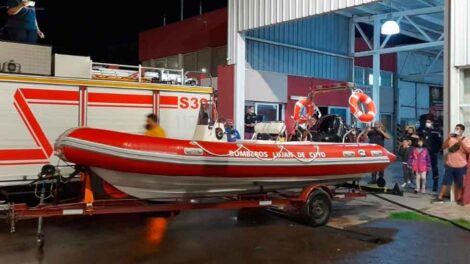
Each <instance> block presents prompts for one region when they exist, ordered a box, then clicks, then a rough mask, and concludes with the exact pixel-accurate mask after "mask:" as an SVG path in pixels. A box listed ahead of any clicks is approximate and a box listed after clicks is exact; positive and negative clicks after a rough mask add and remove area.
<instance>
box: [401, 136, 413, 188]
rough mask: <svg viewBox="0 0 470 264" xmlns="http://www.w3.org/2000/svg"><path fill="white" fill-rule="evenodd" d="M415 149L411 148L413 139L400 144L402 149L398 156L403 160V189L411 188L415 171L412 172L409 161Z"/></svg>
mask: <svg viewBox="0 0 470 264" xmlns="http://www.w3.org/2000/svg"><path fill="white" fill-rule="evenodd" d="M412 150H413V149H412V148H411V139H410V138H404V139H403V141H402V142H401V144H400V148H399V149H398V156H399V157H400V159H401V164H402V168H403V184H402V185H401V187H402V188H405V187H406V186H408V187H409V186H411V178H412V176H413V171H412V170H411V167H410V165H409V164H408V160H409V159H410V154H411V151H412Z"/></svg>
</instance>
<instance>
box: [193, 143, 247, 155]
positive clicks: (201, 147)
mask: <svg viewBox="0 0 470 264" xmlns="http://www.w3.org/2000/svg"><path fill="white" fill-rule="evenodd" d="M191 143H192V144H193V145H196V146H198V147H199V148H200V149H202V150H203V151H204V152H207V153H208V154H210V155H212V156H216V157H228V156H230V154H229V153H227V154H216V153H214V152H211V151H209V150H207V149H206V148H204V147H203V146H201V144H199V143H198V142H197V141H192V142H191ZM242 148H244V146H243V145H242V144H239V147H238V149H237V150H235V151H240V150H241V149H242Z"/></svg>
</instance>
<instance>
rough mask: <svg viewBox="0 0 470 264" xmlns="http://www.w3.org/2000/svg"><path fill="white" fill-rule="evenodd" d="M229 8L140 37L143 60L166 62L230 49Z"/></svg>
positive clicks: (140, 57) (141, 58)
mask: <svg viewBox="0 0 470 264" xmlns="http://www.w3.org/2000/svg"><path fill="white" fill-rule="evenodd" d="M227 21H228V12H227V8H224V9H219V10H216V11H213V12H209V13H205V14H203V15H200V16H196V17H191V18H188V19H185V20H183V21H180V22H176V23H172V24H169V25H166V26H163V27H159V28H154V29H151V30H148V31H144V32H141V33H140V34H139V59H140V61H146V60H149V59H156V58H164V57H168V56H173V55H176V54H180V53H181V54H185V53H189V52H194V51H198V50H201V49H204V48H207V47H219V46H224V45H227V28H228V22H227Z"/></svg>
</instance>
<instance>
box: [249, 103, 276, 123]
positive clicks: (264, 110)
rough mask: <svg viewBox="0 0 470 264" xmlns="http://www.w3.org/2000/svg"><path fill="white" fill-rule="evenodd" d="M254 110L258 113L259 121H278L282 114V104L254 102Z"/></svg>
mask: <svg viewBox="0 0 470 264" xmlns="http://www.w3.org/2000/svg"><path fill="white" fill-rule="evenodd" d="M255 112H256V114H257V115H258V118H259V119H260V120H259V121H263V122H269V121H279V120H281V118H280V117H281V115H282V105H280V104H271V103H256V104H255Z"/></svg>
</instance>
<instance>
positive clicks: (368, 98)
mask: <svg viewBox="0 0 470 264" xmlns="http://www.w3.org/2000/svg"><path fill="white" fill-rule="evenodd" d="M371 102H372V99H370V97H367V99H366V100H365V101H364V104H366V105H368V104H370V103H371Z"/></svg>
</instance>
